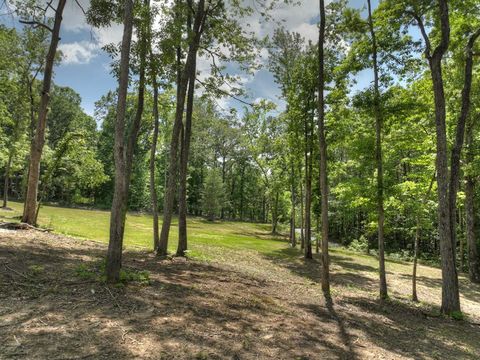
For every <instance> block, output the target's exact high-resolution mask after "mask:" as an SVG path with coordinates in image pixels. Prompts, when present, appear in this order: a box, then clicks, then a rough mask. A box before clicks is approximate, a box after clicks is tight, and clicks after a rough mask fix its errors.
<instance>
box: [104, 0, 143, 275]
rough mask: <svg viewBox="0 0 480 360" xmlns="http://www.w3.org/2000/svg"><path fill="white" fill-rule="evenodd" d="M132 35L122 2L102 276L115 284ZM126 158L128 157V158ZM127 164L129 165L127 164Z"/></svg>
mask: <svg viewBox="0 0 480 360" xmlns="http://www.w3.org/2000/svg"><path fill="white" fill-rule="evenodd" d="M132 32H133V0H126V1H125V10H124V22H123V38H122V49H121V55H120V71H119V79H118V102H117V117H116V122H115V148H114V154H115V190H114V195H113V201H112V212H111V217H110V241H109V243H108V253H107V266H106V274H107V281H108V282H110V283H116V282H118V281H119V279H120V268H121V266H122V245H123V234H124V231H125V216H126V212H127V197H128V185H129V180H130V170H131V160H132V159H131V155H130V154H132V153H133V145H134V141H135V140H136V134H135V132H134V131H133V130H132V132H131V134H130V136H129V137H128V139H129V141H128V144H125V113H126V106H127V91H128V77H129V65H130V47H131V41H132ZM129 155H130V156H129ZM128 161H130V164H128Z"/></svg>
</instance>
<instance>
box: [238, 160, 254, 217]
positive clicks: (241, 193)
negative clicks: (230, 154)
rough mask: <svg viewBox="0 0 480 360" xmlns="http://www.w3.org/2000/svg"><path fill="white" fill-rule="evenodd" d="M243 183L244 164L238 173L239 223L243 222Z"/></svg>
mask: <svg viewBox="0 0 480 360" xmlns="http://www.w3.org/2000/svg"><path fill="white" fill-rule="evenodd" d="M244 182H245V164H242V170H241V172H240V221H243V217H244V214H243V202H244V193H243V192H244ZM252 220H253V219H252Z"/></svg>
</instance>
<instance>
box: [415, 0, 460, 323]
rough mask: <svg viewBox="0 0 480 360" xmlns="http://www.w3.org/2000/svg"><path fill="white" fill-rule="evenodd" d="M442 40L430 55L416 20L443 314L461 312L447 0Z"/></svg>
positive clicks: (442, 2) (442, 4)
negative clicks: (427, 89)
mask: <svg viewBox="0 0 480 360" xmlns="http://www.w3.org/2000/svg"><path fill="white" fill-rule="evenodd" d="M438 10H439V16H440V31H441V39H440V43H439V44H438V46H437V47H436V48H435V50H434V51H433V53H431V44H430V40H429V39H428V36H427V35H426V31H425V27H424V26H423V23H422V22H421V21H419V20H420V19H418V18H417V22H418V23H419V26H420V30H421V32H422V35H423V37H424V39H425V43H426V51H425V54H426V57H427V59H428V62H429V66H430V71H431V76H432V83H433V95H434V101H435V124H436V126H435V128H436V138H437V158H436V167H437V196H438V233H439V242H440V254H441V263H442V307H441V310H442V313H444V314H451V313H453V312H455V311H460V296H459V291H458V276H457V269H456V266H455V247H454V246H453V242H452V224H451V216H450V200H449V194H448V191H449V170H448V155H447V128H446V109H445V93H444V87H443V77H442V59H443V56H444V54H445V53H446V51H447V49H448V45H449V42H450V22H449V15H448V2H447V0H438Z"/></svg>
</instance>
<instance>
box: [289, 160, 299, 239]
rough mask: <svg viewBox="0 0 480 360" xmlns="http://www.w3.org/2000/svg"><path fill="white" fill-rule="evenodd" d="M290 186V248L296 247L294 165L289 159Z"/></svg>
mask: <svg viewBox="0 0 480 360" xmlns="http://www.w3.org/2000/svg"><path fill="white" fill-rule="evenodd" d="M291 165H292V166H291V168H292V170H291V177H292V178H291V187H292V198H291V201H292V210H291V212H292V213H291V214H290V244H291V246H292V248H295V247H297V234H296V231H295V217H296V211H295V207H296V196H295V195H296V194H295V167H294V165H293V160H291Z"/></svg>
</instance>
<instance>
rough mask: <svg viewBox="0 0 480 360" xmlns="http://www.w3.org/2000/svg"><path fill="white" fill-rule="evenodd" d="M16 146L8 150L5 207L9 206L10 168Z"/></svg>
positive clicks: (4, 192) (4, 185)
mask: <svg viewBox="0 0 480 360" xmlns="http://www.w3.org/2000/svg"><path fill="white" fill-rule="evenodd" d="M14 151H15V150H14V147H11V148H10V151H9V152H8V160H7V165H6V166H5V182H4V184H3V208H6V207H7V206H8V189H9V187H10V186H9V184H10V169H11V167H12V159H13V155H14Z"/></svg>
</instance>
